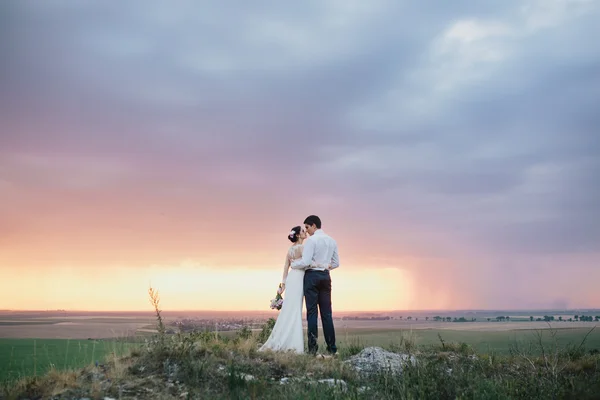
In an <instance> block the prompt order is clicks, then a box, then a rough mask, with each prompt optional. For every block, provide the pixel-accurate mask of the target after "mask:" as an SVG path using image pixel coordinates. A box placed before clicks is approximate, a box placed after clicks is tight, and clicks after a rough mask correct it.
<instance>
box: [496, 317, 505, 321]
mask: <svg viewBox="0 0 600 400" xmlns="http://www.w3.org/2000/svg"><path fill="white" fill-rule="evenodd" d="M505 319H506V317H505V316H503V315H501V316H499V317H496V321H498V322H501V321H504V320H505Z"/></svg>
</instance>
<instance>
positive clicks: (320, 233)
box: [313, 229, 325, 236]
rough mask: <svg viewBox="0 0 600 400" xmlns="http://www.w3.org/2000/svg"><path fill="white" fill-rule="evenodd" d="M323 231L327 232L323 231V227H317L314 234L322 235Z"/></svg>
mask: <svg viewBox="0 0 600 400" xmlns="http://www.w3.org/2000/svg"><path fill="white" fill-rule="evenodd" d="M323 233H325V232H323V230H322V229H317V230H316V231H315V233H313V236H315V235H322V234H323Z"/></svg>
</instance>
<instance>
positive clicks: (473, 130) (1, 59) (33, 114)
mask: <svg viewBox="0 0 600 400" xmlns="http://www.w3.org/2000/svg"><path fill="white" fill-rule="evenodd" d="M599 20H600V1H597V0H519V1H516V0H504V1H486V2H483V1H475V0H472V1H466V0H455V1H452V2H448V1H444V0H436V1H430V2H409V1H398V0H372V1H369V2H365V1H360V0H318V1H317V0H315V1H303V2H296V3H293V4H292V3H290V2H265V1H255V2H252V4H250V3H249V2H229V3H227V2H226V3H223V2H195V1H177V2H171V3H169V4H168V5H167V4H166V3H165V2H158V1H147V0H145V1H128V2H105V1H100V0H90V1H85V2H76V1H58V0H46V1H43V2H26V1H18V0H7V1H2V2H0V204H1V207H0V293H1V296H2V298H0V308H5V309H6V308H8V309H77V310H82V309H87V310H145V309H148V308H149V307H150V306H149V302H148V298H147V289H148V286H149V285H152V286H153V287H155V288H157V289H158V290H159V292H160V293H161V299H162V300H161V301H162V306H163V308H164V309H166V310H169V309H173V310H182V309H190V310H191V309H212V310H261V309H265V310H268V304H269V300H270V299H271V298H272V297H273V295H274V294H275V293H274V292H275V290H276V287H277V284H278V283H279V281H280V279H281V274H282V267H283V262H284V259H285V255H286V252H287V248H288V246H289V242H288V241H287V239H286V235H287V233H288V232H289V230H290V228H291V227H293V226H295V225H299V224H301V223H302V221H303V220H304V218H305V217H306V216H307V215H310V214H317V215H319V216H320V217H321V219H322V221H323V229H324V230H325V231H326V232H327V233H328V234H330V235H331V236H333V237H334V238H335V239H336V241H337V242H338V246H339V251H340V264H341V267H340V268H339V269H338V270H336V271H334V272H332V281H333V309H334V312H335V310H339V311H342V310H343V311H351V310H357V311H361V310H397V309H400V310H401V309H490V308H500V309H520V308H586V307H589V308H591V307H600V290H598V282H600V268H599V266H600V113H598V104H600V47H599V46H597V44H596V41H597V40H596V38H598V37H600V24H598V21H599Z"/></svg>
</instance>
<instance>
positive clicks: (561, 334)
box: [336, 327, 600, 354]
mask: <svg viewBox="0 0 600 400" xmlns="http://www.w3.org/2000/svg"><path fill="white" fill-rule="evenodd" d="M590 330H591V327H590V328H589V329H588V328H567V329H557V330H555V332H556V336H555V337H554V338H553V337H552V336H551V332H552V331H551V330H550V329H541V330H509V331H468V330H449V329H415V330H412V331H410V330H402V331H400V330H396V331H391V330H367V329H363V330H360V331H358V330H348V331H344V330H341V331H338V332H336V333H337V336H338V339H337V341H338V342H339V344H340V346H344V345H351V344H356V343H360V344H361V345H364V346H382V347H389V346H394V345H397V344H400V342H402V340H405V339H407V338H408V339H410V340H413V341H414V342H415V344H416V345H417V346H431V345H440V344H441V342H440V338H439V336H441V337H442V339H443V340H444V341H445V342H446V343H466V344H468V345H470V346H472V347H473V349H475V351H477V352H478V353H496V354H508V353H509V352H510V350H511V348H514V347H515V346H520V347H521V348H523V347H526V346H529V345H530V344H534V345H536V344H537V343H539V339H538V335H539V334H541V338H542V343H543V345H544V346H547V347H552V346H554V345H555V344H556V345H557V346H558V347H566V346H568V345H575V346H578V345H579V344H580V343H581V342H582V340H583V339H584V338H585V336H586V335H587V334H588V333H589V332H590ZM438 335H439V336H438ZM584 348H586V349H598V350H600V329H595V330H594V331H592V332H591V333H590V334H589V335H588V337H587V339H586V341H585V345H584Z"/></svg>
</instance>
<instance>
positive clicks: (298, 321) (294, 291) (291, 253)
mask: <svg viewBox="0 0 600 400" xmlns="http://www.w3.org/2000/svg"><path fill="white" fill-rule="evenodd" d="M302 247H303V246H302V245H299V244H298V245H294V246H292V247H290V249H289V250H288V254H287V258H286V261H285V265H284V269H285V270H286V271H289V272H288V274H287V278H286V279H285V292H284V293H283V306H282V307H281V310H280V311H279V316H278V317H277V321H276V322H275V326H274V327H273V331H272V332H271V336H269V339H268V340H267V341H266V342H265V344H263V345H262V347H261V348H260V349H259V351H265V350H272V351H290V350H291V351H294V352H296V353H298V354H301V353H304V332H303V329H302V303H303V302H302V299H303V298H304V271H303V270H299V269H293V268H290V262H291V260H294V259H296V258H300V257H302Z"/></svg>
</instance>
